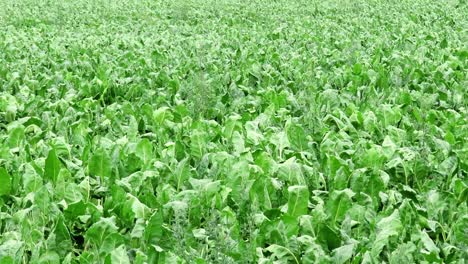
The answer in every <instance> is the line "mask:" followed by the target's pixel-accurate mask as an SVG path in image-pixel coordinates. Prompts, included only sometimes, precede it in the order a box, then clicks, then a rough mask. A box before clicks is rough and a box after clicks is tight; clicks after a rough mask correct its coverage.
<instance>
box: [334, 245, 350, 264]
mask: <svg viewBox="0 0 468 264" xmlns="http://www.w3.org/2000/svg"><path fill="white" fill-rule="evenodd" d="M353 253H354V244H349V245H344V246H341V247H339V248H335V249H334V250H333V253H332V255H333V263H338V264H343V263H345V262H346V261H348V260H349V259H351V257H352V256H353Z"/></svg>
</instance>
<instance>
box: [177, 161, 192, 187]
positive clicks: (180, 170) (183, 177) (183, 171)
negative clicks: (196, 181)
mask: <svg viewBox="0 0 468 264" xmlns="http://www.w3.org/2000/svg"><path fill="white" fill-rule="evenodd" d="M188 161H189V159H188V158H185V159H183V160H182V161H180V162H179V163H178V164H177V167H176V169H175V171H174V179H175V183H176V190H180V188H181V186H182V185H184V184H185V183H186V182H187V180H188V179H189V178H190V167H189V163H188Z"/></svg>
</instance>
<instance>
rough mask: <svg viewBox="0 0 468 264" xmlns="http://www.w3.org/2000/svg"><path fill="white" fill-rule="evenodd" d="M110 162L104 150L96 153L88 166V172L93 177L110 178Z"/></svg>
mask: <svg viewBox="0 0 468 264" xmlns="http://www.w3.org/2000/svg"><path fill="white" fill-rule="evenodd" d="M111 166H112V161H111V159H110V157H109V156H108V155H107V153H106V152H104V150H102V149H100V150H98V151H96V152H95V153H94V154H93V156H92V157H91V159H90V161H89V164H88V171H89V173H90V174H91V175H93V176H100V177H110V176H111V174H112V167H111Z"/></svg>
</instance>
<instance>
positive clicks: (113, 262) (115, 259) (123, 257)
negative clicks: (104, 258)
mask: <svg viewBox="0 0 468 264" xmlns="http://www.w3.org/2000/svg"><path fill="white" fill-rule="evenodd" d="M109 264H130V259H129V258H128V254H127V250H126V249H125V246H124V245H121V246H119V247H117V248H116V249H114V250H112V252H111V254H110V262H109Z"/></svg>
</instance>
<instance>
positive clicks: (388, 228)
mask: <svg viewBox="0 0 468 264" xmlns="http://www.w3.org/2000/svg"><path fill="white" fill-rule="evenodd" d="M402 228H403V226H402V224H401V221H400V212H399V211H398V209H396V210H395V211H393V213H392V214H391V215H389V216H388V217H385V218H382V219H381V220H380V221H379V222H378V223H377V231H376V232H377V233H376V238H375V240H374V243H373V246H372V251H371V255H372V256H373V257H374V258H376V257H377V256H378V255H379V254H380V252H382V249H383V247H384V246H385V245H386V244H387V243H388V240H389V238H390V237H392V236H397V235H398V234H399V232H400V230H401V229H402Z"/></svg>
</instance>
